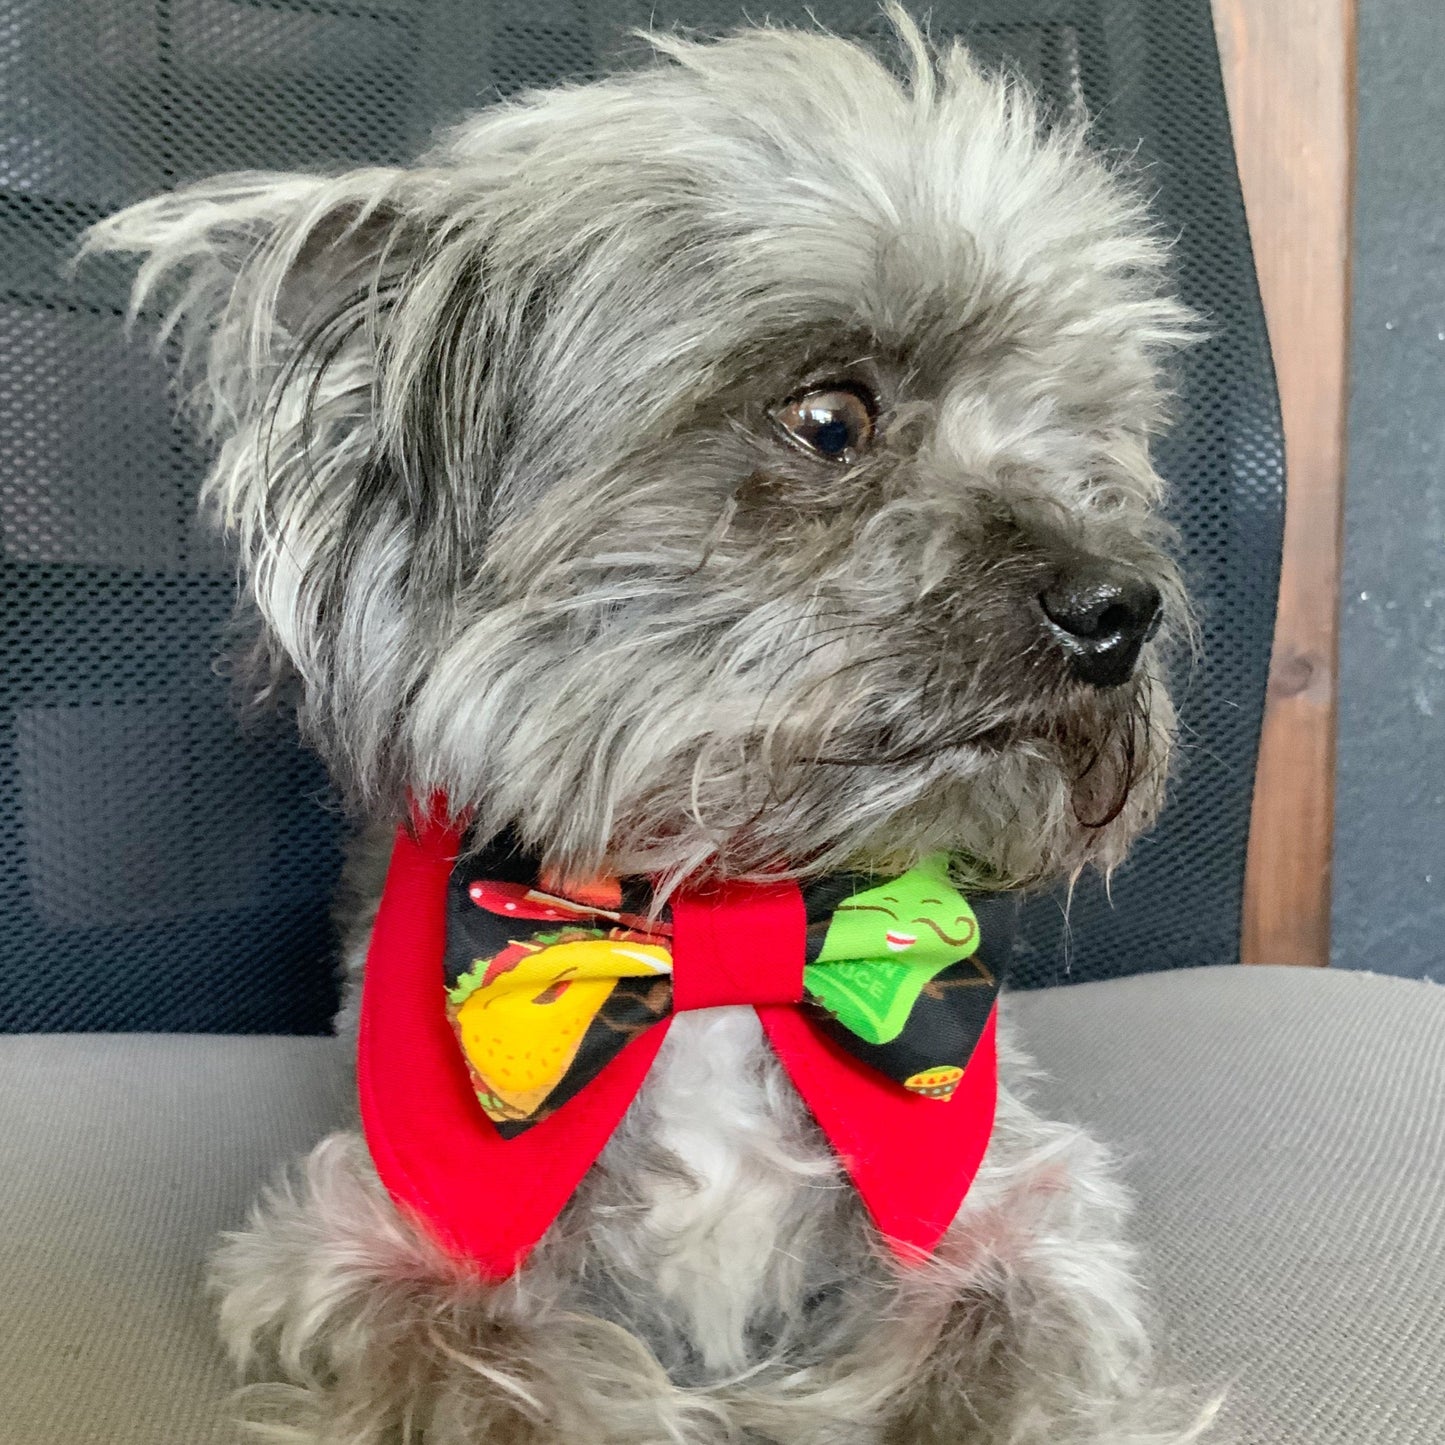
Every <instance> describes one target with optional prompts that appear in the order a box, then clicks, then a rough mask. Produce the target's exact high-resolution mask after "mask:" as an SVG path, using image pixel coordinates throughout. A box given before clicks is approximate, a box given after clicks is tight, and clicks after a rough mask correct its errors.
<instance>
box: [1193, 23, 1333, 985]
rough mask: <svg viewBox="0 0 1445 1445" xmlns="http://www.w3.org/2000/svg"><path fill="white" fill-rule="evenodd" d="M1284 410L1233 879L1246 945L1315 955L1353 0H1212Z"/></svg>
mask: <svg viewBox="0 0 1445 1445" xmlns="http://www.w3.org/2000/svg"><path fill="white" fill-rule="evenodd" d="M1214 19H1215V28H1216V30H1217V32H1218V35H1219V42H1220V54H1221V57H1222V60H1223V64H1224V75H1225V86H1226V89H1227V91H1228V93H1229V106H1230V114H1231V117H1232V119H1233V124H1234V140H1235V148H1236V151H1237V153H1238V156H1239V171H1240V179H1241V181H1242V183H1243V187H1244V198H1245V206H1246V209H1247V210H1248V212H1249V221H1250V229H1251V233H1252V236H1253V241H1254V252H1255V262H1256V265H1257V266H1258V269H1259V283H1260V290H1261V292H1262V293H1263V296H1264V309H1265V314H1266V316H1267V318H1268V321H1269V331H1270V338H1271V342H1272V345H1273V348H1274V360H1275V366H1276V369H1277V371H1278V375H1279V392H1280V405H1281V408H1282V410H1283V413H1284V431H1285V457H1286V462H1287V467H1288V476H1289V496H1288V502H1287V506H1286V513H1285V540H1284V571H1283V576H1282V578H1281V582H1280V599H1279V618H1278V622H1277V623H1276V631H1275V644H1274V657H1273V661H1272V664H1271V668H1270V681H1269V699H1268V702H1267V705H1266V708H1265V717H1264V736H1263V739H1262V741H1261V747H1260V758H1259V771H1258V775H1257V778H1256V783H1255V798H1254V815H1253V822H1252V827H1251V836H1250V847H1249V863H1248V871H1247V874H1246V880H1245V910H1244V936H1243V958H1244V961H1245V962H1246V963H1292V964H1315V965H1324V964H1327V963H1328V962H1329V956H1330V855H1331V845H1332V833H1333V827H1334V769H1335V676H1336V657H1337V637H1336V633H1337V612H1338V599H1339V578H1340V537H1341V517H1342V508H1343V500H1344V466H1345V407H1346V384H1347V375H1348V345H1349V257H1350V201H1351V193H1352V179H1353V177H1352V166H1353V153H1354V112H1355V106H1354V95H1355V64H1354V60H1355V56H1354V44H1355V0H1214Z"/></svg>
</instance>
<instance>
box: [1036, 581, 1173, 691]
mask: <svg viewBox="0 0 1445 1445" xmlns="http://www.w3.org/2000/svg"><path fill="white" fill-rule="evenodd" d="M1039 603H1040V605H1041V606H1042V607H1043V609H1044V616H1045V617H1047V618H1048V620H1049V623H1050V625H1051V626H1052V629H1053V632H1054V635H1055V636H1056V637H1057V638H1058V640H1059V642H1060V643H1061V644H1062V645H1063V648H1064V651H1065V652H1066V653H1067V654H1068V657H1069V668H1070V671H1072V672H1073V674H1074V676H1075V677H1077V678H1078V679H1079V681H1080V682H1087V683H1090V684H1092V685H1093V686H1094V687H1118V686H1119V685H1120V684H1121V683H1125V682H1128V680H1129V678H1130V676H1131V675H1132V674H1133V671H1134V664H1135V663H1136V662H1137V661H1138V660H1139V650H1140V649H1141V648H1142V647H1143V646H1144V644H1145V642H1147V641H1148V640H1149V638H1150V637H1152V636H1153V634H1154V629H1155V624H1156V623H1157V622H1158V620H1159V589H1158V588H1157V587H1155V586H1153V585H1152V584H1151V583H1150V582H1148V581H1146V580H1145V579H1144V578H1143V577H1142V576H1140V574H1139V573H1138V572H1136V571H1134V569H1133V568H1132V567H1126V566H1124V565H1123V564H1121V563H1118V562H1109V561H1106V560H1105V559H1104V558H1102V557H1091V556H1087V555H1084V554H1080V555H1078V556H1076V557H1073V558H1071V559H1070V560H1069V562H1068V563H1067V564H1066V565H1065V566H1064V567H1062V568H1061V569H1060V570H1059V572H1058V574H1057V576H1056V577H1055V578H1054V580H1053V581H1052V582H1051V583H1050V584H1049V585H1048V586H1047V587H1046V588H1044V590H1043V591H1042V592H1040V593H1039Z"/></svg>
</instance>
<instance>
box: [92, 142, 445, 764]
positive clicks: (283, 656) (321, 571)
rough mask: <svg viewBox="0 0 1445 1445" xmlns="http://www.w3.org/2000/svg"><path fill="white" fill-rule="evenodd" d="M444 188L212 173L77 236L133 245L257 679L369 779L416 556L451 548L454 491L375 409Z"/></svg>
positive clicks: (124, 250)
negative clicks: (246, 600) (237, 586)
mask: <svg viewBox="0 0 1445 1445" xmlns="http://www.w3.org/2000/svg"><path fill="white" fill-rule="evenodd" d="M451 200H452V197H451V195H450V192H449V188H448V184H447V180H446V178H445V177H443V176H441V175H439V174H438V173H437V172H435V171H431V172H428V171H426V170H424V169H416V170H405V171H404V170H395V171H392V170H364V171H353V172H349V173H346V174H344V175H340V176H335V177H320V176H306V175H286V174H257V173H249V174H242V175H234V176H223V177H219V178H217V179H215V180H212V181H207V182H204V183H202V184H199V185H196V186H192V187H189V188H186V189H183V190H179V191H176V192H173V193H171V194H168V195H164V196H160V197H157V198H155V199H153V200H149V201H145V202H142V203H141V204H139V205H135V206H132V207H130V208H129V209H128V210H125V211H122V212H120V213H119V214H118V215H115V216H113V217H111V218H109V219H108V220H106V221H103V222H101V223H100V224H99V225H97V226H95V227H94V228H93V229H92V230H90V231H89V232H88V233H87V235H86V237H85V238H84V242H83V247H82V251H81V253H80V259H81V260H82V261H83V260H84V258H85V257H86V256H87V255H89V254H98V253H119V254H128V255H132V256H138V257H139V258H140V264H139V267H138V270H137V275H136V280H135V284H134V288H133V292H132V302H131V314H132V317H133V318H134V317H137V316H140V317H143V318H144V319H146V320H148V321H152V322H154V323H156V324H157V325H158V327H159V332H160V337H161V340H162V343H163V344H164V345H165V347H166V349H167V351H169V352H170V353H171V354H172V356H173V357H176V356H177V354H178V360H179V370H178V375H179V376H180V378H181V387H182V396H183V400H184V402H185V403H186V405H187V408H188V410H190V411H192V412H193V413H194V414H195V415H196V417H197V420H198V421H199V422H200V425H201V427H202V430H203V431H204V432H206V433H207V434H208V435H209V436H210V438H211V440H212V441H213V443H214V444H215V446H216V456H215V461H214V463H213V466H212V468H211V470H210V473H209V475H208V476H207V478H206V482H205V486H204V491H203V497H204V499H205V501H206V503H207V504H208V510H209V511H210V512H211V513H212V515H213V517H214V518H215V520H216V521H217V522H218V523H219V525H220V526H222V527H223V528H224V530H225V531H226V532H227V533H228V534H229V535H230V536H231V537H232V538H233V539H234V540H235V542H236V543H237V545H238V547H239V551H240V557H241V561H242V564H243V568H244V571H245V574H246V581H247V590H248V593H249V597H250V602H251V604H252V610H254V612H255V613H257V614H258V616H259V622H260V635H259V646H258V647H257V649H256V651H255V657H254V661H255V662H256V664H257V668H258V671H259V676H258V677H257V679H256V680H257V682H258V685H259V688H260V690H261V691H263V692H265V691H269V690H273V687H274V684H275V683H276V682H277V681H279V680H282V679H285V678H288V677H289V678H295V679H297V680H299V683H300V688H299V694H300V696H299V702H300V706H301V709H302V714H303V720H304V721H305V722H307V723H308V724H309V729H310V731H311V733H312V735H313V736H314V737H315V739H316V740H317V741H318V742H319V743H321V744H322V745H323V750H324V751H326V752H327V754H328V756H329V758H330V760H331V761H332V763H333V764H334V765H335V766H336V767H337V768H338V770H339V771H340V772H341V773H342V774H343V775H344V776H346V777H348V778H350V780H352V781H353V782H356V783H358V784H359V785H360V786H361V787H363V788H366V787H369V786H370V784H371V782H372V780H373V778H374V775H375V774H377V773H378V771H381V770H384V769H385V768H386V766H387V762H386V757H385V755H386V753H387V751H388V745H387V739H385V738H384V737H381V736H379V735H378V727H379V725H380V724H379V719H381V718H382V717H384V715H385V714H386V712H387V710H388V709H390V711H391V713H392V714H393V715H394V714H395V712H396V710H397V706H398V702H399V699H400V698H401V697H402V696H403V695H404V694H405V690H406V687H407V686H408V680H407V679H406V678H405V677H404V676H402V669H403V667H404V666H405V664H406V663H407V662H408V661H409V660H412V659H414V657H415V651H414V650H413V651H409V650H408V648H407V647H406V646H405V645H404V638H403V629H405V628H407V627H409V626H415V625H417V623H416V618H415V609H414V607H413V606H412V603H411V598H412V596H413V595H415V594H416V593H418V592H422V591H425V590H427V589H425V588H422V587H418V585H417V582H416V578H415V576H414V570H415V564H416V562H417V559H418V558H421V559H423V560H424V561H425V562H426V564H427V565H433V561H432V559H439V558H443V557H445V558H448V559H454V558H455V554H456V552H457V550H458V548H457V546H456V545H455V535H456V533H457V531H458V527H459V523H458V520H457V519H456V518H455V517H454V516H453V515H452V511H453V509H452V508H451V507H450V505H449V504H448V502H447V501H446V495H447V494H448V493H449V492H451V491H454V490H455V489H454V488H452V487H450V485H449V479H447V478H444V477H441V476H438V475H436V474H433V475H431V476H430V477H429V478H427V479H426V480H427V485H429V486H430V487H431V488H432V491H433V493H434V495H430V496H429V497H427V498H425V499H420V498H418V497H417V496H415V495H412V492H413V490H414V489H415V487H416V486H418V485H420V484H419V483H417V480H416V478H415V476H411V477H408V476H407V475H405V470H406V468H407V466H408V465H409V464H410V463H411V462H412V461H413V460H414V459H412V458H408V457H406V456H403V455H398V454H396V453H395V452H393V451H392V450H391V448H390V447H389V445H388V443H387V441H386V438H385V435H384V433H386V431H387V430H388V427H387V426H386V425H385V423H384V421H383V416H384V415H385V414H386V413H387V412H388V409H389V406H390V409H391V410H392V411H395V410H397V409H398V406H399V404H400V403H399V402H396V401H393V402H392V403H390V404H389V402H388V397H387V393H388V389H389V383H388V381H387V375H388V367H389V365H390V364H391V361H389V358H391V360H392V361H394V360H398V358H396V357H394V355H393V353H394V351H395V338H394V337H393V335H392V329H393V325H394V323H395V322H396V321H397V313H398V310H399V309H404V304H405V298H406V297H407V295H408V293H409V292H411V291H412V290H415V289H417V288H422V289H425V288H424V281H423V279H422V278H425V277H426V276H427V275H428V266H429V263H430V260H431V258H432V255H433V248H434V246H435V242H436V238H437V235H438V232H439V231H440V230H442V229H444V227H445V224H446V219H447V216H448V206H449V204H451ZM415 333H416V328H415V327H414V326H413V327H411V328H410V329H409V331H408V332H407V334H408V335H410V336H411V343H410V344H411V345H413V346H415V347H416V348H417V350H418V351H419V352H422V353H424V352H425V351H426V342H425V338H423V337H421V336H419V335H416V334H415ZM401 359H404V360H408V359H409V360H410V361H411V365H412V366H413V369H414V368H415V366H416V364H417V363H416V362H415V360H414V359H412V358H401ZM398 369H400V368H398ZM427 379H428V378H425V377H412V376H408V377H406V378H405V385H406V386H410V385H415V384H418V382H424V381H426V380H427ZM433 379H434V378H433ZM429 528H430V529H431V531H430V532H429V531H428V529H429ZM453 565H455V563H454V562H453ZM430 590H431V591H432V592H435V591H436V590H438V589H435V588H433V589H430Z"/></svg>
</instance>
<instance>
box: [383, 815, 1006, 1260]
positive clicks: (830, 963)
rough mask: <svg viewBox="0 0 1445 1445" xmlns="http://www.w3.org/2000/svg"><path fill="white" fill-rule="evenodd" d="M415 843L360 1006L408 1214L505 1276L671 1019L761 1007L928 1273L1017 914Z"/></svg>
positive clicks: (958, 1170)
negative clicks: (553, 872)
mask: <svg viewBox="0 0 1445 1445" xmlns="http://www.w3.org/2000/svg"><path fill="white" fill-rule="evenodd" d="M463 841H464V840H463V838H462V836H461V835H460V834H459V833H458V832H456V831H453V830H451V829H448V828H446V827H443V826H441V825H438V824H435V823H429V822H423V823H421V824H420V825H419V826H418V827H417V828H416V829H415V830H412V831H408V830H406V829H403V830H400V831H399V832H398V835H397V839H396V843H395V846H394V850H393V854H392V861H391V867H390V871H389V873H388V875H387V882H386V887H385V891H384V893H383V896H382V902H381V907H380V910H379V912H378V915H377V921H376V927H375V930H374V932H373V935H372V942H371V948H370V952H369V954H368V957H367V964H366V974H365V981H364V985H363V990H362V1009H361V1027H360V1035H359V1054H358V1086H359V1091H360V1099H361V1114H362V1123H363V1127H364V1129H365V1132H366V1137H367V1143H368V1146H369V1148H370V1150H371V1154H372V1158H373V1161H374V1162H375V1164H376V1167H377V1171H378V1173H379V1174H380V1176H381V1179H382V1182H383V1184H384V1185H385V1186H386V1188H387V1189H388V1191H389V1192H390V1194H391V1195H392V1197H393V1198H394V1199H395V1200H396V1202H397V1203H398V1204H399V1205H400V1206H402V1208H403V1209H404V1210H405V1211H406V1212H407V1213H409V1214H410V1215H412V1216H413V1217H414V1218H416V1219H417V1220H418V1222H419V1223H420V1224H421V1225H422V1226H423V1227H424V1228H425V1229H426V1230H427V1232H428V1233H429V1234H430V1235H431V1236H432V1237H433V1238H434V1239H436V1240H437V1242H438V1243H439V1244H441V1245H442V1246H443V1247H444V1248H445V1249H447V1250H448V1251H449V1252H450V1253H452V1254H453V1255H455V1256H457V1257H459V1258H461V1259H465V1260H467V1261H470V1262H471V1263H472V1264H473V1265H474V1266H475V1267H476V1268H477V1269H479V1270H480V1271H481V1272H482V1273H483V1274H485V1275H487V1276H489V1277H493V1278H501V1277H505V1276H506V1275H508V1274H510V1273H512V1272H513V1271H514V1270H515V1269H516V1268H517V1267H518V1266H519V1265H520V1264H521V1262H522V1261H523V1260H524V1259H525V1258H526V1256H527V1254H528V1253H529V1252H530V1250H531V1249H532V1247H533V1246H534V1245H535V1244H536V1243H537V1242H538V1241H539V1240H540V1239H541V1237H542V1235H543V1234H545V1233H546V1231H547V1229H548V1227H549V1226H550V1225H551V1224H552V1222H553V1221H554V1220H555V1219H556V1217H557V1215H558V1214H559V1213H560V1212H561V1210H562V1209H563V1208H564V1207H565V1205H566V1203H567V1200H568V1199H569V1198H570V1197H571V1195H572V1193H573V1192H574V1191H575V1189H576V1187H577V1185H578V1184H579V1183H580V1181H581V1179H582V1176H583V1175H584V1174H585V1173H586V1171H587V1169H588V1168H589V1167H590V1166H591V1164H592V1163H593V1161H594V1160H595V1159H596V1158H597V1156H598V1155H599V1154H600V1153H601V1152H602V1149H603V1148H604V1147H605V1145H606V1143H607V1140H608V1138H609V1137H610V1136H611V1134H612V1132H613V1130H614V1129H615V1128H616V1126H617V1125H618V1123H619V1122H620V1121H621V1119H622V1116H623V1114H624V1113H625V1112H626V1110H627V1107H628V1105H629V1104H630V1103H631V1101H632V1099H633V1098H634V1096H635V1095H636V1093H637V1091H638V1089H639V1088H640V1087H641V1085H642V1082H643V1080H644V1078H645V1077H646V1075H647V1073H648V1070H649V1068H650V1067H651V1065H652V1062H653V1060H654V1058H655V1057H656V1054H657V1051H658V1049H659V1047H660V1046H661V1044H662V1041H663V1038H664V1037H665V1035H666V1033H667V1029H668V1026H669V1024H670V1022H671V1020H672V1019H673V1018H674V1017H675V1016H676V1015H677V1014H679V1013H683V1012H687V1011H689V1010H693V1009H704V1008H716V1007H722V1006H728V1005H740V1004H741V1005H749V1006H751V1007H753V1008H754V1009H756V1011H757V1013H758V1016H759V1018H760V1020H761V1023H762V1027H763V1029H764V1031H765V1033H766V1035H767V1038H768V1041H769V1044H770V1046H771V1047H772V1049H773V1051H774V1052H775V1053H776V1055H777V1057H778V1059H779V1060H780V1062H781V1063H782V1065H783V1068H784V1069H785V1070H786V1071H787V1073H788V1075H789V1077H790V1078H791V1080H792V1082H793V1084H794V1086H795V1087H796V1088H797V1090H798V1092H799V1094H800V1095H801V1096H802V1098H803V1101H804V1103H805V1104H806V1105H807V1107H808V1109H809V1110H810V1112H811V1113H812V1115H813V1117H814V1119H815V1120H816V1122H817V1123H818V1125H819V1127H820V1128H821V1129H822V1131H823V1133H824V1134H825V1135H826V1136H827V1138H828V1139H829V1141H830V1143H831V1144H832V1146H833V1148H834V1150H835V1151H836V1152H837V1154H838V1156H839V1158H840V1160H841V1162H842V1164H843V1166H844V1168H845V1169H846V1170H847V1172H848V1174H849V1176H850V1177H851V1179H852V1181H853V1184H854V1186H855V1188H856V1189H857V1190H858V1193H859V1195H860V1197H861V1198H862V1201H863V1203H864V1205H865V1207H866V1208H867V1209H868V1211H869V1213H870V1215H871V1216H872V1218H873V1220H874V1223H875V1224H876V1225H877V1227H878V1229H879V1231H880V1232H881V1234H882V1235H883V1236H884V1238H885V1239H887V1240H888V1241H889V1243H890V1244H891V1245H892V1247H893V1248H894V1250H895V1252H896V1253H898V1254H899V1255H900V1256H901V1257H902V1258H904V1259H905V1260H916V1259H919V1258H922V1257H924V1256H926V1255H927V1254H928V1252H929V1251H931V1250H932V1249H933V1247H934V1246H935V1245H936V1244H937V1243H938V1241H939V1239H940V1238H941V1237H942V1235H943V1233H944V1231H945V1230H946V1229H947V1228H948V1226H949V1224H950V1223H951V1222H952V1220H953V1218H954V1216H955V1215H956V1214H957V1212H958V1208H959V1206H960V1204H961V1203H962V1201H963V1198H964V1195H965V1194H966V1193H967V1191H968V1188H969V1185H970V1184H971V1183H972V1181H973V1178H974V1175H975V1174H976V1173H977V1170H978V1167H979V1165H980V1163H981V1162H982V1158H983V1154H984V1150H985V1149H986V1147H987V1144H988V1139H989V1135H990V1133H991V1131H992V1127H993V1117H994V1105H995V1097H996V1092H997V1059H996V1046H995V1039H994V1028H995V1004H996V999H997V995H998V981H999V976H1000V973H1001V971H1002V968H1003V966H1004V964H1005V963H1006V961H1007V957H1008V954H1009V952H1010V950H1011V947H1012V927H1013V914H1014V902H1013V900H1012V899H1010V898H1008V897H1006V896H994V897H984V898H981V899H978V900H976V901H975V902H974V903H973V904H972V905H970V903H969V902H968V900H966V899H965V898H964V897H963V895H962V894H961V893H959V892H958V890H957V889H956V888H955V887H954V886H953V884H952V883H951V882H950V880H949V876H948V869H947V860H946V859H945V858H944V857H943V855H938V856H935V857H931V858H928V859H925V860H924V861H923V862H921V863H920V864H919V865H918V866H917V867H915V868H913V869H912V870H910V871H909V872H907V873H905V874H903V875H901V876H899V877H895V878H891V879H882V880H880V879H878V878H876V877H870V876H866V875H860V874H833V875H829V876H827V877H824V878H821V879H818V880H814V881H811V882H809V883H806V884H804V885H803V886H802V887H799V885H797V884H796V883H792V882H779V883H766V884H742V883H722V884H713V885H710V886H704V887H698V888H694V889H689V888H686V887H684V888H683V889H681V890H679V891H678V892H677V893H675V894H673V895H672V897H671V899H670V900H669V901H668V902H667V903H665V904H663V905H662V906H660V907H659V906H658V905H657V904H656V902H655V900H654V897H653V893H652V888H651V885H650V884H649V883H648V882H647V881H646V880H623V881H618V880H611V879H604V880H597V881H594V882H591V883H588V884H586V885H582V886H578V885H569V884H564V883H558V882H555V881H553V880H549V879H545V878H543V877H541V876H540V875H539V874H538V872H537V869H536V867H535V865H534V864H533V863H532V862H530V861H529V860H528V859H527V858H526V857H525V856H523V855H522V854H520V853H519V852H518V851H517V850H516V849H515V847H514V846H513V844H512V843H511V840H510V839H509V838H507V837H505V836H504V837H503V838H502V839H500V840H498V841H497V842H495V843H493V844H492V845H490V846H488V847H487V848H485V849H483V850H482V851H481V852H479V853H474V854H471V855H469V856H466V857H464V858H461V860H460V861H458V859H459V856H460V854H461V852H462V844H463Z"/></svg>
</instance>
